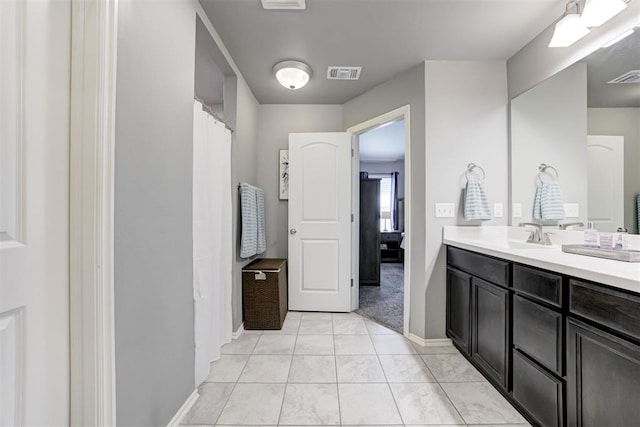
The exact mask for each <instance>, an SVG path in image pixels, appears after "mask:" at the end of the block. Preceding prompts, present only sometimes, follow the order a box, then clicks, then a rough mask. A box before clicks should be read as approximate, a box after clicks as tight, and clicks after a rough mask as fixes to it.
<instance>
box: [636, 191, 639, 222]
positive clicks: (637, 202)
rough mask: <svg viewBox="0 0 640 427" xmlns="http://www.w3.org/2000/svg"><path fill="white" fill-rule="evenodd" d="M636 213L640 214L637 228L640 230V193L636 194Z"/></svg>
mask: <svg viewBox="0 0 640 427" xmlns="http://www.w3.org/2000/svg"><path fill="white" fill-rule="evenodd" d="M636 213H637V214H638V218H636V219H637V220H638V223H637V224H636V228H637V229H638V230H640V194H638V195H637V196H636Z"/></svg>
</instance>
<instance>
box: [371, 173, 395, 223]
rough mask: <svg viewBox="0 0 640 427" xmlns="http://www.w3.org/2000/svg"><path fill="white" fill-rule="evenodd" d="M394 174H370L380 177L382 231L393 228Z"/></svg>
mask: <svg viewBox="0 0 640 427" xmlns="http://www.w3.org/2000/svg"><path fill="white" fill-rule="evenodd" d="M391 177H392V174H389V173H385V174H371V173H370V174H369V178H377V179H380V231H391V230H393V224H392V221H393V219H392V218H393V202H392V200H393V180H392V179H391Z"/></svg>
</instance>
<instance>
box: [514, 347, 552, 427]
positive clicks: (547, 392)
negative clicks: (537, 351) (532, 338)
mask: <svg viewBox="0 0 640 427" xmlns="http://www.w3.org/2000/svg"><path fill="white" fill-rule="evenodd" d="M513 398H514V399H515V400H516V401H517V402H518V403H519V404H521V405H522V406H523V407H524V408H525V409H526V410H527V411H528V412H529V414H530V415H533V417H534V418H535V419H536V421H537V424H539V425H542V426H551V427H561V426H563V425H564V410H563V405H564V383H563V382H562V381H561V380H559V379H557V378H555V377H553V376H552V375H550V374H548V373H547V372H545V371H544V369H542V368H540V367H539V366H537V365H536V364H535V363H534V362H532V361H531V360H529V359H527V358H526V357H525V356H524V355H522V354H521V353H520V352H519V351H518V350H513Z"/></svg>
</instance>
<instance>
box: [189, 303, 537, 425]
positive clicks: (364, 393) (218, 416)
mask: <svg viewBox="0 0 640 427" xmlns="http://www.w3.org/2000/svg"><path fill="white" fill-rule="evenodd" d="M221 352H222V356H221V358H220V359H219V360H217V361H215V362H213V363H212V364H211V370H210V374H209V376H208V378H207V379H206V381H205V382H204V383H203V384H202V385H201V386H200V387H199V394H200V398H199V399H198V401H197V402H196V403H195V405H194V406H193V407H192V408H191V411H190V412H189V413H188V414H187V416H186V417H185V418H184V420H183V421H182V424H183V425H190V426H227V425H228V426H339V425H343V426H351V425H354V426H355V425H358V426H401V425H406V426H426V425H429V426H444V425H459V426H476V425H477V426H480V425H481V426H484V427H489V426H501V427H511V426H516V425H517V426H525V425H528V424H527V423H526V420H525V419H524V418H523V417H522V416H521V415H520V414H519V413H518V412H517V411H516V410H515V409H514V408H513V407H512V406H511V405H510V404H509V403H508V402H507V401H506V400H505V399H504V398H503V397H502V396H501V395H500V393H498V391H497V390H495V389H494V388H493V387H492V386H491V385H490V384H489V383H488V382H487V381H486V380H485V379H484V377H483V376H482V375H480V373H479V372H478V371H477V370H476V369H475V368H474V367H473V366H472V365H471V364H470V363H469V362H468V361H467V360H466V359H465V358H464V357H463V356H462V355H461V354H460V353H459V352H458V351H457V350H456V349H455V347H453V346H445V347H421V346H419V345H416V344H414V343H412V342H410V341H408V340H406V339H405V338H404V337H403V336H402V335H400V334H398V333H396V332H395V331H392V330H390V329H387V328H385V327H383V326H381V325H378V324H376V323H374V322H372V321H370V320H368V319H364V318H363V317H361V316H359V315H357V314H355V313H345V314H342V313H334V314H331V313H299V312H289V313H288V315H287V318H286V320H285V324H284V326H283V328H282V330H279V331H245V332H244V333H243V334H242V335H241V336H240V337H239V338H238V339H236V340H233V341H232V342H231V343H229V344H227V345H225V346H224V347H223V348H222V351H221Z"/></svg>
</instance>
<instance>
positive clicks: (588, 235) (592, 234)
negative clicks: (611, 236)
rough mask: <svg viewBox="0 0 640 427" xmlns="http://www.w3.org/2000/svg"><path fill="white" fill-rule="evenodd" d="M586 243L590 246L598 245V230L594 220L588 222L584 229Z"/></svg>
mask: <svg viewBox="0 0 640 427" xmlns="http://www.w3.org/2000/svg"><path fill="white" fill-rule="evenodd" d="M584 245H585V246H588V247H590V248H596V247H598V230H596V226H595V224H594V223H593V222H588V223H587V228H585V229H584Z"/></svg>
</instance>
